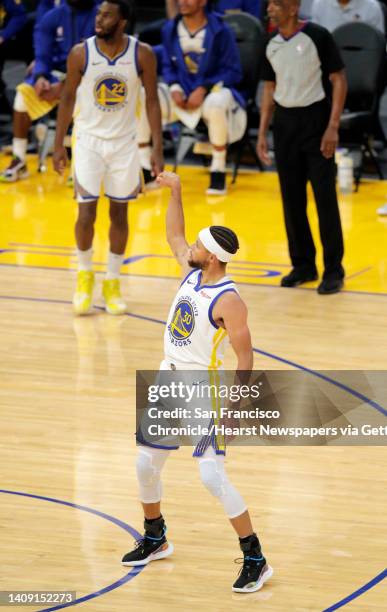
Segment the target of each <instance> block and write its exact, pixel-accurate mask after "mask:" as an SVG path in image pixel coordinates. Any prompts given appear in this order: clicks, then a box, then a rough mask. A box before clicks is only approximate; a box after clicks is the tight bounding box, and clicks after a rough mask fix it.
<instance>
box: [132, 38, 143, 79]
mask: <svg viewBox="0 0 387 612" xmlns="http://www.w3.org/2000/svg"><path fill="white" fill-rule="evenodd" d="M134 63H135V64H136V70H137V75H138V76H140V74H141V70H140V63H139V61H138V40H136V42H135V47H134Z"/></svg>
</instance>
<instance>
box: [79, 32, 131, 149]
mask: <svg viewBox="0 0 387 612" xmlns="http://www.w3.org/2000/svg"><path fill="white" fill-rule="evenodd" d="M97 41H98V39H97V38H96V37H95V36H92V37H91V38H88V39H87V40H86V41H85V43H84V44H85V51H86V66H85V70H84V73H83V77H82V80H81V82H80V84H79V87H78V90H77V101H76V110H75V112H74V123H75V127H76V130H77V131H79V132H84V133H87V134H90V135H91V136H95V137H97V138H102V139H106V140H111V139H113V138H120V137H123V136H127V135H131V134H134V133H135V131H136V108H137V104H138V99H139V93H140V77H139V70H138V61H137V47H138V42H137V40H136V39H135V38H133V37H132V36H128V37H127V46H126V48H125V50H124V51H123V52H122V53H121V54H120V55H118V56H117V57H115V58H114V59H113V60H111V59H110V58H109V57H107V56H106V55H104V54H103V53H102V52H101V51H100V50H99V49H98V46H97V44H98V43H97Z"/></svg>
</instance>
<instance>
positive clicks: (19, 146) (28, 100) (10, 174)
mask: <svg viewBox="0 0 387 612" xmlns="http://www.w3.org/2000/svg"><path fill="white" fill-rule="evenodd" d="M46 83H47V87H48V89H47V90H45V91H44V92H42V93H40V94H39V95H38V93H37V84H35V86H32V84H31V82H30V81H29V80H27V81H26V82H24V83H21V84H20V85H18V87H17V92H16V96H15V101H14V106H13V110H14V115H13V136H14V137H13V141H12V154H13V159H12V161H11V163H10V164H9V166H8V168H6V169H5V170H4V171H3V172H2V173H1V174H0V182H3V183H13V182H15V181H18V180H19V179H22V178H26V177H27V176H28V171H27V166H26V153H27V144H28V132H29V129H30V127H31V123H32V121H35V120H36V119H40V118H41V117H44V116H45V115H47V113H49V112H50V111H51V110H52V109H53V108H55V106H56V105H57V104H58V102H59V97H60V88H61V83H58V82H55V81H54V80H53V81H52V82H51V83H50V82H49V81H46ZM38 91H39V90H38Z"/></svg>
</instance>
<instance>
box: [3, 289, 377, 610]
mask: <svg viewBox="0 0 387 612" xmlns="http://www.w3.org/2000/svg"><path fill="white" fill-rule="evenodd" d="M0 298H2V299H9V300H13V299H14V300H24V301H37V302H49V303H60V304H63V303H64V304H71V302H69V301H67V302H66V301H64V300H52V299H48V298H28V297H11V296H0ZM94 308H96V309H97V310H104V308H103V307H102V306H95V307H94ZM127 316H129V317H133V318H135V319H141V320H144V321H149V322H150V323H158V324H160V325H165V324H166V322H165V321H162V320H161V319H155V318H153V317H146V316H143V315H137V314H134V313H129V312H128V313H127ZM253 351H254V352H255V353H259V354H261V355H264V356H266V357H270V358H271V359H274V360H276V361H280V362H281V363H285V364H287V365H291V366H292V367H294V368H296V369H299V370H302V371H304V372H307V373H309V374H311V375H313V376H316V377H318V378H321V379H322V380H325V381H326V382H329V383H331V384H333V385H335V386H337V387H339V388H341V389H342V390H343V391H346V392H347V393H350V394H351V395H354V396H355V397H357V398H358V399H361V401H363V402H364V403H367V404H368V405H369V406H371V407H372V408H375V409H376V410H378V412H381V413H382V414H383V415H385V416H387V410H385V409H384V408H383V407H382V406H380V405H379V404H377V403H376V402H374V401H373V400H371V399H369V398H367V397H366V396H365V395H363V394H362V393H359V392H358V391H356V390H355V389H351V387H348V386H347V385H344V384H342V383H340V382H339V381H337V380H334V379H333V378H329V377H328V376H325V375H324V374H321V373H320V372H316V371H315V370H311V369H309V368H307V367H305V366H302V365H300V364H297V363H296V362H294V361H290V360H288V359H284V358H283V357H279V356H277V355H274V354H273V353H268V352H267V351H263V350H261V349H258V348H253ZM1 492H4V491H1V490H0V493H1ZM20 495H23V494H22V493H20ZM31 497H33V496H31ZM51 501H57V500H51ZM58 503H65V504H67V505H74V504H70V503H69V502H59V501H58ZM80 508H81V509H86V508H83V507H80ZM86 510H88V511H91V512H94V513H95V514H98V511H93V510H91V509H86ZM106 516H108V515H106ZM115 520H117V519H115ZM112 522H114V521H112ZM123 524H124V525H125V523H123ZM135 569H136V568H135ZM137 573H138V572H137ZM130 574H131V573H130ZM130 574H128V576H129V575H130ZM134 575H135V574H134ZM134 575H133V576H132V577H134ZM386 575H387V570H383V572H381V573H380V574H378V575H377V576H375V578H373V579H372V580H371V581H370V582H368V583H367V584H365V585H364V586H363V587H361V588H360V589H358V590H357V591H354V593H352V594H351V595H348V597H346V598H345V599H343V600H341V601H339V602H337V603H336V604H333V606H331V607H330V608H326V609H325V610H323V612H331V611H333V610H337V609H338V608H341V607H343V606H345V605H346V604H347V603H349V602H350V601H352V600H353V599H356V598H357V597H359V596H360V595H362V594H363V593H365V592H367V591H369V590H370V589H372V588H373V587H374V586H376V585H377V584H378V583H379V582H381V581H382V580H383V579H384V578H386ZM124 578H125V577H124ZM130 579H131V578H127V580H126V582H127V581H128V580H130ZM122 580H123V579H121V581H122ZM118 583H120V584H118ZM114 584H115V586H114V587H113V588H117V586H120V585H121V582H120V581H118V582H117V583H114ZM110 586H112V585H110ZM106 588H107V589H109V587H106ZM109 590H112V588H111V589H109ZM103 592H107V591H104V590H103V589H102V591H101V592H98V594H92V596H93V597H98V595H99V594H101V595H102V594H103ZM80 601H83V599H82V600H79V601H78V600H77V602H76V603H79V602H80ZM74 603H75V602H74ZM69 605H73V604H69ZM61 607H64V606H61ZM58 609H60V608H49V609H46V610H41V611H40V612H53V611H54V610H58Z"/></svg>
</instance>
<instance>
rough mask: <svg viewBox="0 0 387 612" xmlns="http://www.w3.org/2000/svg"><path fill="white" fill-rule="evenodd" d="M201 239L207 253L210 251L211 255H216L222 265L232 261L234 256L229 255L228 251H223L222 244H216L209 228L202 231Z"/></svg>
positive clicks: (200, 233)
mask: <svg viewBox="0 0 387 612" xmlns="http://www.w3.org/2000/svg"><path fill="white" fill-rule="evenodd" d="M199 238H200V240H201V241H202V243H203V246H204V247H205V248H206V249H207V251H210V253H212V254H213V255H216V256H217V258H218V259H219V261H221V262H222V263H228V262H229V261H231V259H232V256H233V254H232V253H228V251H226V250H225V249H223V248H222V247H221V246H220V244H218V243H217V242H216V240H215V238H214V237H213V235H212V234H211V232H210V228H209V227H205V228H204V229H202V230H200V232H199Z"/></svg>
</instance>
